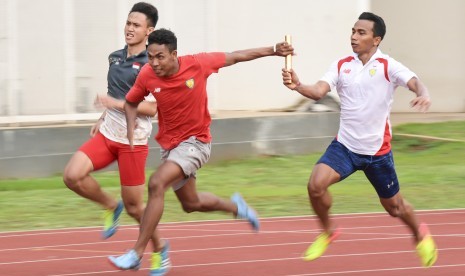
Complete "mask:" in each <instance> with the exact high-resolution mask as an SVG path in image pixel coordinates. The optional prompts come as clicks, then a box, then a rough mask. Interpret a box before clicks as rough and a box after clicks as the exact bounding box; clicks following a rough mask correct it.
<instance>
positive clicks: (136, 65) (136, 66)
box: [132, 62, 140, 70]
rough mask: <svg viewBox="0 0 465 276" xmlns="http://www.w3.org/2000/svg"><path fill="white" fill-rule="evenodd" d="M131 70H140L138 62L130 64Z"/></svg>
mask: <svg viewBox="0 0 465 276" xmlns="http://www.w3.org/2000/svg"><path fill="white" fill-rule="evenodd" d="M132 68H134V69H136V70H139V69H140V63H139V62H134V63H133V64H132Z"/></svg>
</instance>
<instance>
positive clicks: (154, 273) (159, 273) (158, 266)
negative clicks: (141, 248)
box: [150, 241, 171, 276]
mask: <svg viewBox="0 0 465 276" xmlns="http://www.w3.org/2000/svg"><path fill="white" fill-rule="evenodd" d="M169 251H170V244H169V242H168V241H165V246H164V247H163V249H162V250H161V251H160V252H153V253H152V258H151V260H150V276H163V275H165V274H166V273H168V271H169V270H170V268H171V261H170V256H169Z"/></svg>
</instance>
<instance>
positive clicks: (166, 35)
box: [148, 28, 178, 52]
mask: <svg viewBox="0 0 465 276" xmlns="http://www.w3.org/2000/svg"><path fill="white" fill-rule="evenodd" d="M150 44H159V45H166V47H168V49H169V50H170V52H172V51H174V50H177V49H178V39H177V38H176V35H175V34H174V33H173V32H172V31H170V30H167V29H163V28H161V29H158V30H155V31H153V32H151V33H150V35H149V39H148V45H150Z"/></svg>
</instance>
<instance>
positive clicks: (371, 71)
mask: <svg viewBox="0 0 465 276" xmlns="http://www.w3.org/2000/svg"><path fill="white" fill-rule="evenodd" d="M368 72H369V73H370V76H372V77H373V76H374V75H375V74H376V69H375V68H374V69H370V70H369V71H368Z"/></svg>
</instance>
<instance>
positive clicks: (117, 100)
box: [63, 2, 170, 275]
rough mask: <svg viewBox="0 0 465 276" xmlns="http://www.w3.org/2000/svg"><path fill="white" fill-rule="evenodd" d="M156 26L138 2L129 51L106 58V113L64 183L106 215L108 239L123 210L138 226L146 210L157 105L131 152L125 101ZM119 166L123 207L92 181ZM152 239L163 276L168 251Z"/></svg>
mask: <svg viewBox="0 0 465 276" xmlns="http://www.w3.org/2000/svg"><path fill="white" fill-rule="evenodd" d="M157 21H158V11H157V9H156V8H155V7H154V6H153V5H151V4H148V3H143V2H140V3H136V4H135V5H134V6H133V7H132V9H131V11H130V12H129V14H128V18H127V21H126V25H125V28H124V35H125V41H126V46H125V47H124V48H123V49H121V50H118V51H115V52H113V53H111V54H110V56H109V58H108V60H109V69H108V92H107V94H106V95H99V96H97V98H96V104H97V105H100V106H102V107H104V108H105V111H104V112H103V114H102V116H101V117H100V119H99V120H98V121H97V122H96V123H95V125H94V126H93V127H92V129H91V131H90V135H91V138H90V139H89V140H88V141H87V142H85V143H84V144H83V145H82V146H81V147H80V148H79V149H78V151H77V152H76V153H75V154H74V155H73V157H72V158H71V160H70V161H69V162H68V164H67V166H66V168H65V171H64V176H63V180H64V182H65V184H66V186H67V187H68V188H69V189H71V190H72V191H74V192H75V193H76V194H78V195H80V196H82V197H84V198H87V199H89V200H91V201H93V202H95V203H97V204H99V205H101V206H102V207H103V208H105V209H106V211H105V218H104V219H105V221H104V229H103V233H102V236H103V238H104V239H107V238H109V237H111V236H112V235H113V234H114V233H115V232H116V229H117V226H118V223H119V218H120V215H121V213H122V210H123V209H124V208H126V211H127V213H128V214H129V215H130V216H131V217H133V218H134V219H136V220H137V221H138V222H139V223H140V222H141V220H142V215H143V213H144V210H145V203H144V194H145V185H144V184H145V164H146V160H147V156H148V138H149V137H150V134H151V131H152V123H151V117H153V116H155V115H156V113H157V104H156V102H155V99H154V98H153V97H152V99H146V101H144V102H143V103H142V104H141V105H140V106H139V108H138V110H137V112H138V117H137V129H136V131H135V132H134V137H135V139H134V147H133V148H131V147H130V145H129V141H128V139H127V137H126V136H127V135H126V133H127V130H126V129H127V127H126V117H125V115H124V102H125V101H124V99H125V96H126V94H127V93H128V91H129V90H130V89H131V87H132V86H133V85H134V82H135V80H136V77H137V75H138V74H139V71H140V69H141V68H142V66H143V65H144V64H146V63H147V62H148V58H147V50H146V48H147V46H146V45H147V38H148V35H149V34H150V33H151V32H152V31H153V30H154V29H155V26H156V24H157ZM115 161H117V162H118V168H119V174H120V182H121V183H120V184H121V197H122V201H118V200H117V199H115V198H114V196H113V195H111V194H109V193H107V192H104V191H103V190H102V189H101V187H100V185H99V184H98V183H97V181H96V180H95V179H94V178H93V177H92V176H91V175H90V173H91V172H93V171H97V170H100V169H103V168H105V167H107V166H108V165H110V164H112V163H114V162H115ZM123 205H124V206H123ZM151 239H152V243H153V247H154V253H153V256H154V257H153V258H152V264H151V267H153V268H154V270H155V271H156V272H157V271H158V272H160V273H159V275H163V273H164V272H165V271H166V269H167V266H169V264H170V262H169V258H168V257H167V256H166V254H163V256H164V259H163V260H161V259H160V256H161V252H163V251H167V250H166V248H165V247H167V246H165V245H166V243H165V242H164V241H162V240H160V239H159V237H158V234H157V232H156V231H155V232H154V233H153V234H152V236H151ZM164 249H165V250H164ZM162 265H163V266H162Z"/></svg>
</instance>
